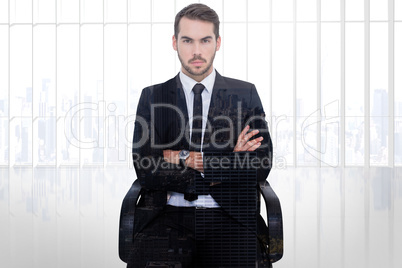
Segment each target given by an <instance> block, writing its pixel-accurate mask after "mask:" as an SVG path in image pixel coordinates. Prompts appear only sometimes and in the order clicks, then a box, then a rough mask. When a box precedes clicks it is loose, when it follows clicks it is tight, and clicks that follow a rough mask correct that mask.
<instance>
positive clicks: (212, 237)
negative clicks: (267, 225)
mask: <svg viewBox="0 0 402 268" xmlns="http://www.w3.org/2000/svg"><path fill="white" fill-rule="evenodd" d="M196 210H197V211H196ZM197 219H199V220H198V221H199V222H198V225H199V224H200V223H201V224H202V228H199V227H198V228H196V226H197ZM200 219H201V220H200ZM250 241H252V242H251V243H250ZM259 244H260V243H258V242H257V236H256V234H255V230H249V228H246V227H244V226H242V225H241V224H239V223H238V222H237V221H236V220H234V219H233V218H232V217H231V216H230V215H228V214H227V213H226V212H225V211H223V210H222V209H220V208H207V209H196V208H193V207H190V208H189V207H174V206H166V207H165V208H164V210H163V211H162V213H161V214H160V215H159V216H158V217H157V218H155V219H154V220H153V221H152V222H150V223H149V224H148V226H147V227H146V228H144V229H143V230H142V231H141V232H140V233H138V234H137V235H136V237H135V239H134V250H133V252H132V258H131V259H132V260H133V261H132V262H131V263H128V265H127V268H143V267H146V265H147V263H148V262H151V261H154V262H156V261H159V262H160V263H162V262H163V261H169V262H171V263H174V262H180V263H181V265H182V267H183V268H184V267H191V268H192V267H208V268H212V267H230V268H232V267H247V268H248V267H250V264H245V263H244V260H245V259H247V258H252V259H253V260H255V261H256V260H257V258H258V255H259V254H258V252H259V251H260V250H261V248H260V246H259ZM250 254H251V255H250ZM155 267H156V266H155ZM161 267H162V266H161ZM163 267H168V266H163ZM171 267H174V266H173V264H172V266H171ZM251 267H255V264H254V265H253V266H251ZM259 267H268V266H265V265H263V266H259Z"/></svg>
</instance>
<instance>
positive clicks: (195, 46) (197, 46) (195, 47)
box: [193, 42, 201, 55]
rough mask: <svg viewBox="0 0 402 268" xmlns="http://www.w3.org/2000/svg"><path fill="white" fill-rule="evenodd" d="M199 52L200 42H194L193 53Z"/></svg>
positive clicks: (198, 53)
mask: <svg viewBox="0 0 402 268" xmlns="http://www.w3.org/2000/svg"><path fill="white" fill-rule="evenodd" d="M200 54H201V48H200V44H198V43H197V42H195V43H194V46H193V55H200Z"/></svg>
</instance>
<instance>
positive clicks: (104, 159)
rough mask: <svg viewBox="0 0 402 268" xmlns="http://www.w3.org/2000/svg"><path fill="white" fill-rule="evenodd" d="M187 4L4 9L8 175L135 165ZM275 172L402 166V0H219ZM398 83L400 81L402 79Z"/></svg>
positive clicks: (233, 61) (1, 95)
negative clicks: (140, 106)
mask: <svg viewBox="0 0 402 268" xmlns="http://www.w3.org/2000/svg"><path fill="white" fill-rule="evenodd" d="M192 2H196V1H185V0H153V1H143V0H113V1H112V0H104V1H97V0H58V1H52V0H8V1H7V0H2V1H0V40H1V41H0V165H3V166H9V167H13V166H21V165H22V166H24V165H28V166H34V167H36V166H41V165H46V166H56V167H58V166H63V165H73V166H75V165H77V166H82V165H114V164H124V165H131V156H130V152H131V136H132V132H133V121H134V119H135V112H136V105H137V102H138V98H139V94H140V92H141V90H142V88H144V87H145V86H148V85H151V84H155V83H160V82H163V81H165V80H167V79H169V78H171V77H173V76H174V75H175V74H176V73H177V72H178V71H179V68H180V62H179V61H178V59H177V55H176V52H175V51H174V50H173V49H172V45H171V42H172V35H173V21H174V16H175V14H176V13H177V12H178V11H179V10H180V9H182V8H183V7H184V6H186V5H188V4H190V3H192ZM199 2H202V3H205V4H207V5H209V6H210V7H212V8H213V9H214V10H215V11H216V12H217V13H218V15H219V16H220V19H221V35H222V40H223V43H222V48H221V50H220V51H218V52H217V55H216V59H215V68H216V69H217V71H218V72H220V73H221V74H222V75H225V76H230V77H234V78H238V79H243V80H247V81H250V82H252V83H255V85H256V87H257V90H258V92H259V94H260V97H261V99H262V101H263V105H264V107H265V112H266V115H267V121H269V126H270V132H271V135H272V139H273V143H274V156H275V161H274V165H275V166H276V167H277V168H281V167H285V166H317V167H320V166H391V167H392V166H395V165H401V164H402V76H401V75H400V74H402V0H388V1H383V0H305V1H296V0H230V1H229V0H209V1H199ZM398 74H399V75H398Z"/></svg>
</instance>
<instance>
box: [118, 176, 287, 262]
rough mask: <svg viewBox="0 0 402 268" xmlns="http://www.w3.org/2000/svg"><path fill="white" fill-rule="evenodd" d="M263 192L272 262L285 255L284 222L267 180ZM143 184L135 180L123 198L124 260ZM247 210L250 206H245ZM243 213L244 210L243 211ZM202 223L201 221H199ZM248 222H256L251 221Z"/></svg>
mask: <svg viewBox="0 0 402 268" xmlns="http://www.w3.org/2000/svg"><path fill="white" fill-rule="evenodd" d="M259 187H260V190H261V194H262V196H263V198H264V201H265V205H266V212H267V221H268V233H267V234H265V235H266V236H267V237H268V248H267V254H268V259H269V260H270V262H271V263H274V262H276V261H278V260H280V259H281V258H282V256H283V224H282V210H281V205H280V202H279V198H278V196H277V195H276V194H275V192H274V191H273V189H272V187H271V186H270V185H269V183H268V182H267V181H265V182H263V183H260V185H259ZM140 193H141V185H140V183H139V181H138V180H135V181H134V183H133V184H132V185H131V188H130V189H129V191H128V192H127V194H126V196H125V197H124V199H123V203H122V206H121V213H120V229H119V256H120V259H121V260H122V261H124V262H127V261H128V257H129V254H130V252H131V250H132V249H133V236H134V234H133V225H134V214H135V210H136V204H137V202H138V199H139V197H140ZM250 194H251V195H253V194H254V193H250V192H247V193H244V194H243V195H242V196H243V197H245V198H249V197H250V196H251V195H250ZM244 208H245V210H246V211H247V210H249V209H250V208H248V207H246V206H245V207H244ZM252 209H254V208H252ZM241 213H243V212H241ZM245 213H247V212H245ZM199 223H200V222H199ZM248 224H251V225H253V224H256V223H255V222H249V223H248Z"/></svg>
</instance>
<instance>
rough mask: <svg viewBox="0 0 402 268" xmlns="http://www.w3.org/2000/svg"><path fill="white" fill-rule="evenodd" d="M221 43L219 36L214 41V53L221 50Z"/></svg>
mask: <svg viewBox="0 0 402 268" xmlns="http://www.w3.org/2000/svg"><path fill="white" fill-rule="evenodd" d="M221 42H222V39H221V37H220V36H219V37H218V39H216V51H218V50H219V49H220V48H221Z"/></svg>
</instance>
